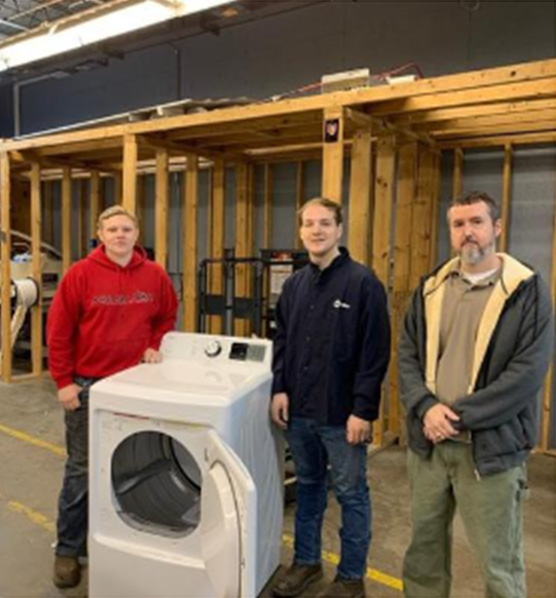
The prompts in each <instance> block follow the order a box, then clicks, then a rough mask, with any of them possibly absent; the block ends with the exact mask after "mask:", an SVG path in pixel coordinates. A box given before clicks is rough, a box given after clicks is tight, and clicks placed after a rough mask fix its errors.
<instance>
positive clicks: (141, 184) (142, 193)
mask: <svg viewBox="0 0 556 598" xmlns="http://www.w3.org/2000/svg"><path fill="white" fill-rule="evenodd" d="M145 178H146V175H144V174H143V175H140V176H137V207H136V209H135V216H136V217H137V222H138V223H139V240H138V242H139V245H141V246H143V245H144V244H145V210H146V206H147V190H146V184H145ZM155 218H156V213H155ZM155 238H156V234H155Z"/></svg>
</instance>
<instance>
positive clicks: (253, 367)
mask: <svg viewBox="0 0 556 598" xmlns="http://www.w3.org/2000/svg"><path fill="white" fill-rule="evenodd" d="M161 352H162V354H163V361H162V363H160V364H142V365H138V366H136V367H133V368H131V369H128V370H126V371H124V372H121V373H119V374H116V375H114V376H111V377H109V378H106V379H104V380H101V381H99V382H98V383H96V384H95V385H93V386H92V388H91V396H90V424H89V448H90V471H89V485H90V490H89V492H90V494H89V595H90V597H91V598H252V597H254V596H256V595H258V593H259V592H260V591H261V589H262V588H263V586H264V585H265V584H266V582H267V581H268V579H269V578H270V576H271V575H272V574H273V573H274V571H275V570H276V568H277V567H278V565H279V560H280V544H281V535H282V515H283V462H284V459H283V446H282V443H281V441H280V439H279V435H277V434H276V433H275V432H274V430H273V429H272V426H271V423H270V420H269V400H270V392H271V389H270V385H271V367H270V366H271V357H272V355H271V353H272V344H271V343H270V341H266V340H261V339H245V338H232V337H217V336H211V335H202V334H184V333H177V332H172V333H169V334H167V335H166V336H165V337H164V339H163V342H162V346H161Z"/></svg>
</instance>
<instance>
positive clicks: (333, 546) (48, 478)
mask: <svg viewBox="0 0 556 598" xmlns="http://www.w3.org/2000/svg"><path fill="white" fill-rule="evenodd" d="M61 446H63V426H62V413H61V410H60V408H59V407H58V405H57V402H56V398H55V394H54V387H53V385H52V383H51V382H50V381H49V380H44V381H40V382H39V381H35V382H25V383H18V384H14V385H9V386H7V385H2V384H0V454H1V456H2V457H1V459H0V597H1V598H16V597H18V598H24V597H25V598H47V597H48V598H51V597H57V596H67V597H77V596H87V587H86V586H87V584H86V575H85V579H84V581H83V582H82V583H81V585H80V586H79V587H78V588H76V589H74V590H69V591H61V590H58V589H56V588H55V587H54V586H53V585H52V582H51V567H52V558H53V557H52V554H53V553H52V543H53V542H54V521H55V513H56V501H57V496H58V491H59V486H60V481H61V475H62V468H63V458H62V457H61V455H60V447H61ZM369 470H370V479H371V486H372V491H373V511H374V537H373V544H372V549H371V554H370V556H369V567H371V568H372V571H371V578H368V579H367V590H368V595H369V596H373V597H383V598H389V597H400V596H401V592H400V590H399V589H398V588H399V587H400V585H399V584H400V582H399V577H400V570H401V560H402V556H403V553H404V550H405V548H406V545H407V542H408V538H409V533H410V524H409V514H408V505H409V488H408V484H407V479H406V475H405V454H404V451H403V450H402V449H399V448H391V449H388V450H385V451H383V452H380V453H378V454H377V455H376V456H373V457H372V458H371V460H370V468H369ZM529 471H530V485H531V488H532V496H531V499H530V500H529V501H528V503H527V505H526V509H525V536H526V562H527V572H528V582H529V598H555V597H556V581H555V570H556V547H555V544H556V524H555V522H556V512H555V511H556V494H555V484H556V460H555V459H553V458H551V457H545V456H540V455H534V456H533V457H532V458H531V459H530V461H529ZM337 522H338V508H337V505H336V503H335V501H334V500H333V499H330V506H329V510H328V513H327V518H326V522H325V528H324V538H325V541H324V547H325V550H326V555H325V570H326V580H330V579H331V578H332V577H333V575H334V566H333V564H332V563H333V562H334V561H335V559H336V558H337V553H338V547H339V544H338V538H337V533H336V531H337ZM284 531H285V533H286V534H287V536H286V543H285V546H284V548H283V560H282V562H283V563H284V564H287V563H289V561H290V560H291V554H292V552H291V541H290V540H289V538H291V535H292V533H293V506H288V507H287V509H286V518H285V530H284ZM453 560H454V563H455V566H454V591H453V593H452V595H453V596H454V598H475V597H480V596H482V585H481V579H480V573H479V569H478V566H477V564H476V563H475V561H474V559H473V556H472V554H471V553H470V551H469V549H468V547H467V543H466V540H465V535H464V532H463V530H462V527H461V524H460V522H459V521H456V529H455V545H454V557H453ZM324 585H325V582H324V581H323V582H321V583H320V584H318V585H315V586H314V587H312V588H311V592H310V593H307V595H308V596H309V595H314V594H316V593H317V592H318V591H319V590H320V589H322V587H324ZM263 595H265V596H270V593H269V592H268V591H265V592H263Z"/></svg>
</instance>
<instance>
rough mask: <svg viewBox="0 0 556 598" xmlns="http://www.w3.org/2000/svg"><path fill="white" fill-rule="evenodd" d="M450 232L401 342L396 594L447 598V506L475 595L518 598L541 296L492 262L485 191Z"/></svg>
mask: <svg viewBox="0 0 556 598" xmlns="http://www.w3.org/2000/svg"><path fill="white" fill-rule="evenodd" d="M448 224H449V228H450V238H451V243H452V247H453V249H454V251H455V253H456V257H455V258H453V259H451V260H449V261H448V262H447V263H445V264H443V265H441V266H440V267H439V268H438V269H437V270H436V271H434V272H433V273H431V274H430V275H429V276H427V277H425V278H424V279H423V281H422V283H421V285H420V286H419V288H418V289H417V290H416V291H415V293H414V295H413V299H412V302H411V305H410V307H409V310H408V313H407V315H406V318H405V322H404V327H403V332H402V337H401V340H400V349H399V372H400V387H401V399H402V402H403V404H404V406H405V409H406V413H407V427H408V441H409V448H410V450H409V458H408V463H409V477H410V483H411V490H412V499H411V501H412V502H411V516H412V523H413V537H412V540H411V544H410V546H409V549H408V551H407V553H406V555H405V560H404V568H403V579H404V591H405V596H406V597H408V598H425V597H426V598H447V597H448V596H449V595H450V582H451V559H450V556H451V536H452V521H453V516H454V512H455V508H456V505H457V508H458V509H459V512H460V514H461V517H462V520H463V523H464V526H465V530H466V533H467V536H468V538H469V542H470V543H471V545H472V547H473V550H474V552H475V553H476V555H477V557H478V559H479V561H480V564H481V569H482V571H483V575H484V581H485V596H487V597H488V598H526V589H525V569H524V562H523V542H522V524H521V511H522V501H523V499H524V497H525V496H526V494H527V479H526V471H525V460H526V458H527V455H528V454H529V452H530V451H531V449H532V448H533V447H534V446H535V443H536V436H537V421H538V418H537V414H538V394H539V391H540V389H541V387H542V384H543V379H544V375H545V373H546V370H547V367H548V364H549V361H550V356H551V352H552V346H553V335H554V325H553V321H552V308H551V304H550V299H549V293H548V290H547V288H546V286H545V284H544V283H543V281H542V280H541V278H540V276H539V275H538V274H537V273H535V272H534V271H533V270H532V269H531V268H529V267H528V266H526V265H524V264H522V263H521V262H519V261H518V260H516V259H515V258H512V257H511V256H509V255H507V254H503V253H496V250H495V245H496V238H497V237H498V236H499V234H500V232H501V221H500V219H499V212H498V206H497V205H496V203H495V201H494V200H493V199H492V198H491V197H490V196H488V195H487V194H486V193H479V192H473V193H470V194H467V195H465V196H462V197H459V198H457V199H456V200H454V201H453V202H452V205H451V206H450V208H449V210H448Z"/></svg>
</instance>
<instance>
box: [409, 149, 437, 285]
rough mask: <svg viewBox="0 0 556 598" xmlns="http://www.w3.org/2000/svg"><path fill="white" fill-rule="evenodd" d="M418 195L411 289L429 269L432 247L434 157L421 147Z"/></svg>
mask: <svg viewBox="0 0 556 598" xmlns="http://www.w3.org/2000/svg"><path fill="white" fill-rule="evenodd" d="M418 168H419V170H418V178H417V193H416V196H415V201H414V203H413V224H412V227H411V273H410V288H412V289H414V288H416V287H417V285H418V284H419V280H420V278H421V276H423V275H424V274H426V272H427V271H428V269H429V260H430V246H431V208H432V197H433V194H434V183H435V174H434V155H433V153H432V152H431V151H430V150H429V149H428V148H425V147H420V151H419V167H418Z"/></svg>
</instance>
